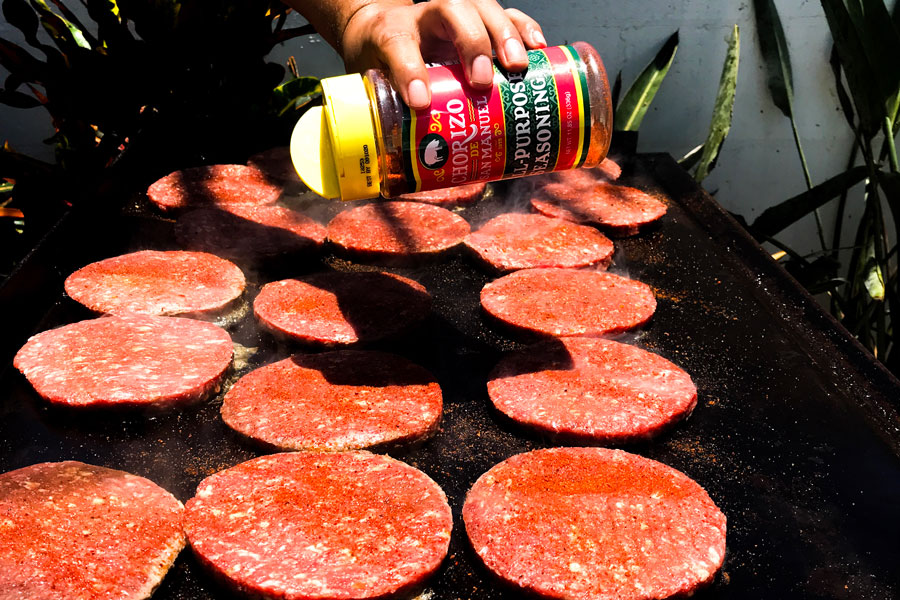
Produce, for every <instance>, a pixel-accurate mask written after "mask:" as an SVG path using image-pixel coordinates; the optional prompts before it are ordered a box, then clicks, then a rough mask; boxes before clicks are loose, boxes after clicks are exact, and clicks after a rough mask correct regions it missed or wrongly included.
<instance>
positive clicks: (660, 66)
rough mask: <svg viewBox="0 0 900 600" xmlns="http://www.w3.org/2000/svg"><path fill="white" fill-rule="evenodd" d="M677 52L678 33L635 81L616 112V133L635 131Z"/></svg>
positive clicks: (671, 37) (672, 36)
mask: <svg viewBox="0 0 900 600" xmlns="http://www.w3.org/2000/svg"><path fill="white" fill-rule="evenodd" d="M677 50H678V32H677V31H676V32H675V33H673V34H672V35H671V36H670V37H669V39H668V40H666V43H665V44H663V46H662V48H660V50H659V52H657V53H656V57H655V58H654V59H653V60H652V61H651V62H650V64H648V65H647V66H646V67H645V68H644V70H643V71H641V74H640V75H638V78H637V79H635V81H634V83H632V84H631V87H629V88H628V91H627V92H625V96H624V97H623V98H622V102H621V103H620V104H619V105H618V107H617V110H616V119H615V124H614V129H615V130H616V131H637V130H638V129H639V128H640V126H641V121H643V120H644V115H646V114H647V109H648V108H649V107H650V103H651V102H653V98H654V97H655V96H656V92H657V91H658V90H659V86H660V85H661V84H662V82H663V79H665V77H666V74H667V73H668V72H669V67H671V66H672V61H673V60H675V52H676V51H677Z"/></svg>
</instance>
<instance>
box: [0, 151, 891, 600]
mask: <svg viewBox="0 0 900 600" xmlns="http://www.w3.org/2000/svg"><path fill="white" fill-rule="evenodd" d="M621 162H622V164H623V166H624V167H625V175H624V176H623V179H622V183H625V184H630V185H636V186H638V187H641V188H643V189H646V190H651V191H655V192H657V193H660V194H663V195H664V196H666V197H667V198H668V204H669V211H668V214H667V215H666V216H665V217H664V218H663V219H662V221H661V223H659V224H658V225H656V226H654V227H651V228H649V229H648V230H646V231H644V232H642V233H641V234H640V235H638V236H635V237H631V238H627V239H622V240H616V242H615V243H616V254H615V257H614V263H613V265H612V267H611V269H610V270H611V271H612V272H615V273H620V274H625V275H628V276H630V277H633V278H635V279H639V280H641V281H644V282H646V283H648V284H650V285H651V286H652V287H653V289H654V291H655V293H656V294H657V299H658V302H659V305H658V309H657V312H656V315H655V316H654V318H653V320H652V321H651V323H650V325H649V326H647V327H645V328H643V329H641V330H639V331H636V332H633V333H630V334H628V335H626V336H624V337H622V338H621V339H623V340H625V341H629V342H632V343H635V344H637V345H638V346H640V347H642V348H646V349H649V350H652V351H654V352H657V353H659V354H661V355H662V356H664V357H666V358H668V359H670V360H672V361H674V362H675V363H677V364H679V365H680V366H681V367H683V368H684V369H685V370H687V371H688V372H689V373H690V374H691V375H692V377H693V378H694V381H695V383H696V384H697V387H698V390H699V403H698V406H697V408H696V410H695V411H694V413H693V415H692V416H691V417H690V418H689V419H688V420H687V421H686V422H683V423H681V424H679V425H678V426H676V427H675V428H674V429H672V430H670V431H669V432H668V433H666V434H664V435H663V436H661V437H659V438H657V439H655V440H654V441H651V442H647V443H641V444H635V445H629V446H626V447H625V449H627V450H629V451H631V452H635V453H638V454H641V455H643V456H646V457H649V458H653V459H655V460H659V461H661V462H663V463H665V464H668V465H670V466H672V467H675V468H676V469H679V470H681V471H683V472H684V473H686V474H687V475H689V476H690V477H692V478H693V479H695V480H696V481H697V482H698V483H700V484H701V485H702V486H703V487H704V488H705V489H706V490H707V491H708V492H709V494H710V496H711V497H712V498H713V500H714V501H715V502H716V503H717V504H718V505H719V507H720V508H721V509H722V510H723V512H724V513H725V514H726V516H727V517H728V551H727V556H726V559H725V565H724V568H723V570H722V572H721V573H720V574H719V575H718V576H717V577H716V579H715V582H714V584H713V585H712V586H710V587H709V588H707V589H705V590H703V591H702V592H700V593H699V594H698V595H697V597H698V598H748V599H750V598H752V599H754V600H756V599H759V598H798V599H799V598H854V599H856V598H858V599H873V600H875V599H878V600H883V599H887V598H898V597H900V568H898V565H900V509H898V507H900V419H898V417H897V412H896V404H895V403H896V402H897V399H898V398H900V384H898V382H897V380H896V379H894V378H893V377H892V376H890V374H888V373H887V372H886V371H884V370H883V369H882V368H881V367H880V366H879V365H878V364H877V363H875V362H874V361H873V360H872V359H871V357H869V356H868V355H867V354H866V353H865V352H864V351H863V350H862V349H861V348H860V347H859V346H857V345H856V344H855V342H853V341H852V340H851V339H850V338H849V336H848V335H847V334H846V333H845V332H844V331H843V330H842V329H840V328H839V326H837V325H836V324H835V323H834V322H833V321H832V320H831V318H830V317H829V316H828V315H827V314H825V313H824V312H822V311H821V310H820V309H819V308H818V306H816V304H815V303H814V302H813V300H812V299H811V298H810V297H809V296H807V295H806V294H805V292H803V291H802V290H801V289H800V288H799V287H798V286H797V285H796V283H794V282H793V280H791V279H790V278H789V277H787V276H786V275H785V274H784V272H783V271H781V270H780V269H779V268H778V267H777V266H775V265H774V263H772V262H771V260H769V258H768V257H767V256H766V255H765V253H764V252H763V251H762V250H761V249H760V248H759V247H758V246H757V245H756V244H755V243H754V242H753V241H752V240H751V239H750V238H749V237H747V236H746V234H744V233H743V232H742V230H740V229H739V227H737V225H736V224H735V223H734V222H733V221H732V220H731V219H730V218H729V217H728V216H727V214H726V213H724V212H723V211H722V210H721V209H720V208H719V207H718V205H716V204H715V203H714V202H713V201H712V200H711V199H710V198H709V196H707V195H706V194H705V193H703V192H702V191H701V190H700V189H699V188H698V187H696V186H695V185H694V184H693V182H692V181H691V180H690V178H689V177H688V176H687V175H686V174H684V172H683V171H681V170H680V169H678V168H677V166H676V165H675V164H674V162H673V161H672V159H671V158H670V157H668V156H663V155H642V156H637V157H633V158H631V159H628V160H625V159H623V160H622V161H621ZM523 186H525V187H523ZM492 187H493V190H494V197H493V198H491V199H488V200H487V201H485V202H483V203H482V204H481V205H478V206H477V207H473V208H469V209H466V210H464V211H463V212H462V213H461V214H462V215H463V216H465V217H466V218H467V219H468V220H469V221H470V222H471V223H472V224H473V226H477V225H479V224H480V223H481V222H483V221H484V220H485V219H486V218H487V217H488V216H490V214H492V213H493V212H495V210H496V208H497V206H500V205H509V206H514V207H518V208H523V207H524V202H523V201H522V199H523V197H524V196H523V190H524V189H525V188H527V184H525V183H523V182H517V183H513V184H509V183H501V184H494V185H493V186H492ZM296 202H297V204H299V205H303V204H304V202H307V200H304V199H302V198H301V199H297V200H296ZM302 207H303V206H301V208H302ZM305 208H307V209H308V210H310V211H311V212H312V213H313V215H314V216H318V217H319V218H321V219H326V218H327V217H328V216H329V215H330V214H333V212H334V211H335V210H336V209H339V208H342V207H339V206H338V207H336V206H335V205H329V206H327V207H324V208H323V207H321V206H319V205H316V206H312V205H306V206H305ZM171 229H172V223H171V222H170V221H167V220H165V219H159V218H155V217H151V216H149V214H148V213H147V212H146V211H145V210H144V209H143V208H142V207H141V206H140V205H138V207H137V208H136V209H135V208H134V207H133V206H132V207H131V208H130V209H129V210H126V211H125V212H124V213H123V215H122V216H120V217H117V218H116V220H115V222H114V223H113V224H110V223H98V222H97V221H96V220H93V219H78V218H75V217H73V218H70V219H69V221H68V222H64V223H63V224H61V226H60V227H59V228H57V231H54V232H52V233H51V235H50V236H49V237H48V238H47V240H45V242H44V244H43V247H42V248H40V249H39V251H38V252H37V253H36V255H35V256H33V257H32V258H31V259H30V261H27V262H26V263H25V264H24V265H23V267H22V269H20V271H19V272H18V273H16V274H15V275H14V276H13V277H12V278H11V279H10V280H9V281H8V282H7V283H6V285H5V286H4V288H3V289H0V301H2V302H3V303H4V306H3V308H4V309H5V310H4V311H3V313H2V314H3V315H4V318H5V319H6V320H9V319H14V320H15V323H11V324H10V327H9V329H8V331H12V332H14V333H15V335H14V336H12V337H11V338H7V340H6V342H4V351H5V352H6V354H7V355H4V357H3V360H4V361H5V362H6V366H7V368H6V369H5V370H4V371H3V373H2V376H0V471H7V470H11V469H15V468H19V467H23V466H26V465H29V464H33V463H36V462H41V461H57V460H67V459H74V460H81V461H84V462H88V463H93V464H97V465H103V466H107V467H112V468H117V469H123V470H126V471H130V472H133V473H136V474H139V475H142V476H145V477H148V478H150V479H152V480H153V481H155V482H157V483H158V484H160V485H161V486H163V487H165V488H166V489H168V490H170V491H171V492H172V493H174V494H175V495H176V496H177V497H178V498H179V499H181V500H182V501H186V500H187V499H189V498H190V497H191V496H192V495H193V493H194V490H195V488H196V486H197V484H198V482H199V481H200V480H201V479H203V478H204V477H206V476H207V475H210V474H212V473H214V472H216V471H218V470H221V469H224V468H227V467H230V466H232V465H235V464H237V463H239V462H241V461H244V460H247V459H250V458H253V457H254V456H258V455H260V454H261V453H262V452H261V451H260V450H258V449H257V448H254V447H253V446H250V445H247V444H246V443H245V442H243V441H242V440H241V439H239V438H238V436H237V435H236V434H234V433H232V432H231V431H230V430H229V429H228V428H227V427H226V426H225V425H224V423H223V422H222V421H221V419H220V418H219V415H218V410H219V406H220V405H221V394H220V395H219V396H217V397H216V398H215V399H214V400H212V401H210V402H209V403H207V404H204V405H202V406H199V407H194V408H190V409H187V410H184V411H181V412H178V413H175V414H170V415H163V416H156V417H127V418H123V417H121V416H109V415H102V414H91V415H87V416H80V415H78V414H77V413H76V414H73V413H71V412H68V411H59V410H51V409H48V408H47V407H46V406H45V405H44V404H43V403H42V401H41V400H40V399H39V398H37V397H36V394H35V393H34V392H33V390H32V389H31V387H30V386H29V384H28V383H27V381H26V380H25V378H24V377H22V376H21V375H20V374H19V373H18V372H17V371H15V369H13V368H12V367H11V366H9V365H10V363H11V358H12V353H13V352H15V350H16V349H17V348H18V347H20V346H21V345H22V344H23V343H24V341H25V337H26V336H27V334H28V333H29V332H34V331H40V330H44V329H47V328H50V327H55V326H59V325H62V324H65V323H69V322H72V321H76V320H80V319H84V318H89V317H90V316H91V315H90V314H89V313H88V312H87V311H86V310H84V309H82V308H80V307H79V306H77V305H76V304H75V303H74V302H73V301H71V300H69V299H68V298H66V297H64V295H63V293H62V279H63V278H64V277H65V275H67V274H68V273H69V272H71V271H73V270H74V269H76V268H78V267H80V266H83V265H84V264H86V263H88V262H90V261H93V260H97V259H100V258H105V257H108V256H113V255H116V254H119V253H122V252H125V251H131V250H137V249H143V248H156V249H169V248H176V247H177V246H176V245H175V244H174V240H173V238H172V231H171ZM328 268H334V269H339V270H348V269H360V268H369V267H365V266H361V265H355V264H353V263H350V262H347V261H345V260H342V259H339V258H336V257H334V256H332V255H326V256H325V257H324V258H323V259H322V260H321V261H319V262H306V263H303V262H299V261H296V262H295V261H286V262H283V263H282V264H278V265H275V266H274V268H267V269H266V270H256V271H249V272H248V275H249V276H250V277H251V278H252V279H253V280H254V284H255V285H253V286H251V287H252V289H251V290H250V292H249V294H248V299H250V300H252V297H253V295H254V294H255V293H256V291H258V286H259V285H261V284H262V283H265V282H267V281H271V280H273V279H274V278H280V277H285V276H291V275H299V274H304V273H309V272H314V271H317V270H324V269H328ZM387 270H390V271H393V272H397V273H400V274H403V275H407V276H410V277H412V278H414V279H416V280H418V281H419V282H421V283H422V284H423V285H425V287H426V288H428V290H429V291H430V292H431V293H432V294H433V295H434V308H433V311H432V315H431V317H430V318H429V320H428V321H427V322H426V323H425V325H424V326H423V327H421V328H419V329H418V330H416V331H415V332H414V333H412V334H410V335H408V336H406V337H405V338H403V339H401V340H398V341H395V342H390V343H384V344H378V345H376V346H373V347H375V348H378V349H384V350H389V351H393V352H396V353H398V354H401V355H404V356H406V357H408V358H410V359H411V360H413V361H415V362H417V363H419V364H421V365H423V366H425V367H426V368H428V369H430V370H431V371H432V372H433V373H434V374H435V375H436V376H437V377H438V379H439V381H440V384H441V386H442V389H443V392H444V403H445V415H444V419H443V424H442V426H441V430H440V432H439V433H438V434H437V435H436V436H435V437H434V438H432V439H431V440H430V441H428V442H426V443H425V444H424V445H421V446H419V447H417V448H413V449H408V450H405V451H397V452H392V454H393V455H394V456H395V457H397V458H399V459H401V460H404V461H406V462H408V463H410V464H412V465H414V466H416V467H418V468H420V469H421V470H423V471H424V472H425V473H427V474H428V475H430V476H431V477H432V478H433V479H434V480H435V481H437V482H438V484H440V485H441V487H442V488H443V489H444V490H445V491H446V493H447V495H448V497H449V500H450V504H451V506H452V508H453V513H454V518H455V523H454V525H455V528H454V532H453V538H452V541H451V546H450V553H449V556H448V557H447V559H446V560H445V561H444V564H443V566H442V567H441V569H440V571H439V573H438V574H437V575H436V576H435V577H434V578H433V579H432V580H431V581H430V582H429V585H428V587H427V588H426V590H425V597H430V598H432V599H434V600H437V599H441V600H444V599H446V600H457V599H472V600H489V599H512V598H518V597H520V595H519V594H517V593H515V592H511V591H509V590H505V589H503V587H502V586H500V585H499V584H498V583H497V582H496V581H494V580H493V579H492V578H491V577H490V576H489V575H488V574H487V573H486V572H485V570H484V569H483V568H482V567H481V566H480V565H479V564H478V561H477V559H476V557H475V555H474V554H473V553H472V551H471V550H470V549H469V548H468V546H467V542H466V537H465V532H464V528H463V524H462V520H461V517H460V511H461V507H462V503H463V500H464V497H465V494H466V492H467V490H468V489H469V488H470V486H471V485H472V483H473V482H474V481H475V479H477V478H478V476H479V475H481V474H482V473H483V472H485V471H486V470H487V469H489V468H490V467H491V466H493V465H494V464H496V463H497V462H499V461H501V460H503V459H505V458H507V457H509V456H511V455H513V454H516V453H519V452H523V451H527V450H531V449H535V448H542V447H547V446H553V445H556V444H555V443H554V441H553V440H550V439H543V438H539V437H534V436H532V435H529V434H527V433H525V432H523V431H520V430H516V429H515V428H514V427H512V426H510V425H508V424H507V423H505V422H504V421H502V420H501V419H499V418H498V417H497V416H496V415H495V414H494V413H493V412H492V410H491V409H489V405H490V402H489V400H488V398H487V392H486V389H485V382H486V378H487V375H488V373H489V371H490V370H491V368H492V367H493V366H494V365H495V364H496V362H497V361H498V359H499V358H500V356H501V355H502V353H503V352H505V351H507V350H510V349H513V348H517V347H520V346H521V345H522V344H521V342H520V341H517V340H514V339H512V338H510V337H508V336H507V335H506V334H505V333H504V332H501V331H498V330H496V329H494V328H492V327H491V326H490V325H489V324H487V323H486V322H484V321H483V320H482V317H481V314H480V311H479V304H478V293H479V291H480V289H481V287H482V286H483V285H484V284H485V283H487V282H488V281H490V280H491V279H492V278H493V277H494V276H493V275H491V274H490V273H488V272H487V271H485V270H484V269H482V268H481V267H479V266H478V265H477V264H476V263H474V262H473V261H472V260H471V259H469V258H468V257H466V256H464V255H463V254H462V253H456V254H452V255H450V256H449V257H447V258H446V259H445V260H442V261H439V262H437V263H434V264H431V265H428V266H424V267H419V268H414V269H410V268H392V269H387ZM32 316H35V319H32V320H29V318H30V317H32ZM38 319H39V320H38ZM19 331H21V332H22V333H21V334H20V333H18V332H19ZM230 332H231V334H232V336H233V338H234V341H235V342H236V344H237V346H236V348H237V355H238V357H237V359H236V363H235V365H236V366H235V370H234V373H233V374H232V376H231V378H230V382H233V381H234V380H236V378H237V377H238V376H239V375H241V374H244V373H246V372H247V371H248V370H250V369H252V368H255V367H257V366H260V365H263V364H267V363H269V362H272V361H274V360H277V359H280V358H283V357H285V356H288V355H289V354H290V353H291V352H294V351H302V348H300V347H296V346H292V345H290V344H287V343H284V342H279V341H276V340H274V339H273V338H272V337H270V336H268V335H267V334H265V333H261V332H260V331H259V329H258V328H257V327H256V324H255V322H254V319H253V317H252V314H251V315H248V316H246V317H245V318H243V319H242V320H240V321H239V322H238V323H236V324H235V325H234V326H233V327H231V328H230ZM428 594H431V595H430V596H429V595H428ZM223 597H229V595H228V594H227V593H226V592H225V591H224V590H222V589H221V588H219V587H218V586H217V585H216V584H214V583H213V582H212V581H211V579H210V578H208V577H207V576H206V574H205V573H203V571H202V570H201V568H200V567H199V566H198V564H197V563H196V562H195V561H194V559H193V557H192V555H191V552H190V550H189V549H186V550H185V551H184V552H183V553H182V554H181V556H180V557H179V559H178V561H177V563H176V565H175V567H174V568H173V569H172V570H171V571H170V573H169V574H168V576H167V577H166V579H165V580H164V582H163V584H162V586H161V588H160V589H159V590H158V591H157V592H156V594H155V595H154V598H156V599H158V600H167V599H184V600H188V599H191V600H201V599H211V598H223Z"/></svg>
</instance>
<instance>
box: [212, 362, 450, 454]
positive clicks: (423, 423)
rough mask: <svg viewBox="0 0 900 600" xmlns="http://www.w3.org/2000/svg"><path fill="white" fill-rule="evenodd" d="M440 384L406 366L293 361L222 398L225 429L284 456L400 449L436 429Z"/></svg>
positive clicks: (262, 371) (248, 378) (247, 378)
mask: <svg viewBox="0 0 900 600" xmlns="http://www.w3.org/2000/svg"><path fill="white" fill-rule="evenodd" d="M442 407H443V401H442V397H441V388H440V386H439V385H438V383H437V380H436V379H435V378H434V376H433V375H431V374H430V373H429V372H428V371H426V370H425V369H423V368H422V367H420V366H418V365H415V364H413V363H411V362H409V361H408V360H406V359H405V358H401V357H399V356H394V355H392V354H386V353H383V352H366V351H359V350H340V351H337V352H325V353H323V354H297V355H294V356H292V357H291V358H286V359H284V360H281V361H278V362H276V363H272V364H270V365H266V366H264V367H261V368H259V369H256V370H255V371H251V372H250V373H248V374H247V375H244V376H243V377H242V378H241V379H240V380H238V382H237V383H236V384H234V387H232V388H231V389H230V390H229V391H228V393H227V394H225V401H224V403H223V404H222V418H223V419H224V421H225V423H227V424H228V426H229V427H231V428H232V429H235V430H236V431H238V432H240V433H242V434H244V435H246V436H247V437H250V438H252V439H254V440H256V441H258V442H262V443H264V444H266V445H268V446H272V447H275V448H279V449H282V450H329V451H336V450H356V449H361V448H371V447H374V446H380V445H384V444H388V443H390V444H405V443H410V442H414V441H418V440H421V439H424V438H426V437H428V436H429V435H430V434H432V433H433V432H434V431H435V430H436V429H437V427H438V423H439V421H440V418H441V410H442Z"/></svg>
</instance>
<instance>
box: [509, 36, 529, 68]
mask: <svg viewBox="0 0 900 600" xmlns="http://www.w3.org/2000/svg"><path fill="white" fill-rule="evenodd" d="M503 49H504V50H506V60H508V61H509V62H514V63H524V62H525V61H527V60H528V55H527V54H525V46H523V45H522V42H520V41H519V40H517V39H516V38H509V39H508V40H506V43H505V44H503Z"/></svg>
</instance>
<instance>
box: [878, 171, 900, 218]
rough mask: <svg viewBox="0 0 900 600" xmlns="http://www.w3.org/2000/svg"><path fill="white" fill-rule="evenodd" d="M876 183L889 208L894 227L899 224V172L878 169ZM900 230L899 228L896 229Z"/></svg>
mask: <svg viewBox="0 0 900 600" xmlns="http://www.w3.org/2000/svg"><path fill="white" fill-rule="evenodd" d="M878 185H879V186H880V187H881V191H882V192H884V197H885V200H887V205H888V207H890V209H891V215H893V217H894V226H895V228H896V227H897V226H898V225H900V173H890V172H887V171H878ZM896 231H900V229H896Z"/></svg>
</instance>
